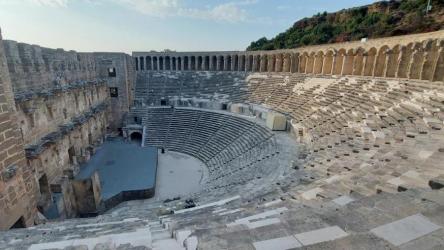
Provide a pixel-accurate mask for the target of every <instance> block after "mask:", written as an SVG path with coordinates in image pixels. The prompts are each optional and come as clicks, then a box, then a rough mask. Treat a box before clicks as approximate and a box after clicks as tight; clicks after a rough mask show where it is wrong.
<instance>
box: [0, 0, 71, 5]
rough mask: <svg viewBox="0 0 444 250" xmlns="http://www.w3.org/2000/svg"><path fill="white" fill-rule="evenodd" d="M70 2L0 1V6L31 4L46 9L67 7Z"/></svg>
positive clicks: (61, 0) (53, 0)
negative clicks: (45, 7)
mask: <svg viewBox="0 0 444 250" xmlns="http://www.w3.org/2000/svg"><path fill="white" fill-rule="evenodd" d="M69 1H70V0H0V4H7V5H13V4H15V5H17V4H26V5H29V4H32V5H38V6H47V7H67V6H68V2H69Z"/></svg>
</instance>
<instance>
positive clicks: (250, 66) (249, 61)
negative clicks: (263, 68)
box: [246, 55, 253, 71]
mask: <svg viewBox="0 0 444 250" xmlns="http://www.w3.org/2000/svg"><path fill="white" fill-rule="evenodd" d="M246 65H247V67H246V68H247V70H246V71H253V55H249V56H248V57H247V62H246Z"/></svg>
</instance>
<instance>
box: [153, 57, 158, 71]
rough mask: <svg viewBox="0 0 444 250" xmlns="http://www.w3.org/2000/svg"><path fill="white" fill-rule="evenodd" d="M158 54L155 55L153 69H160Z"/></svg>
mask: <svg viewBox="0 0 444 250" xmlns="http://www.w3.org/2000/svg"><path fill="white" fill-rule="evenodd" d="M158 66H159V65H158V63H157V56H153V70H158V69H159V67H158Z"/></svg>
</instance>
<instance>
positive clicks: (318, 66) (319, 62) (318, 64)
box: [313, 51, 324, 74]
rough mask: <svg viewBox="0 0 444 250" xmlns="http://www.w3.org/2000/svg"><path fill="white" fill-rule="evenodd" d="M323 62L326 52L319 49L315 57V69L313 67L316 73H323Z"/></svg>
mask: <svg viewBox="0 0 444 250" xmlns="http://www.w3.org/2000/svg"><path fill="white" fill-rule="evenodd" d="M323 63H324V52H322V51H319V52H318V53H317V54H316V57H315V62H314V69H313V73H314V74H321V73H322V66H323Z"/></svg>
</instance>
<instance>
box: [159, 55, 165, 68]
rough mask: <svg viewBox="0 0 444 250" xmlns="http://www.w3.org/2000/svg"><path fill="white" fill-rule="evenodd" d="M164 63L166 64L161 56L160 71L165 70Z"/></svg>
mask: <svg viewBox="0 0 444 250" xmlns="http://www.w3.org/2000/svg"><path fill="white" fill-rule="evenodd" d="M163 62H164V60H163V56H159V70H164V69H165V67H164V65H163Z"/></svg>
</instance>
